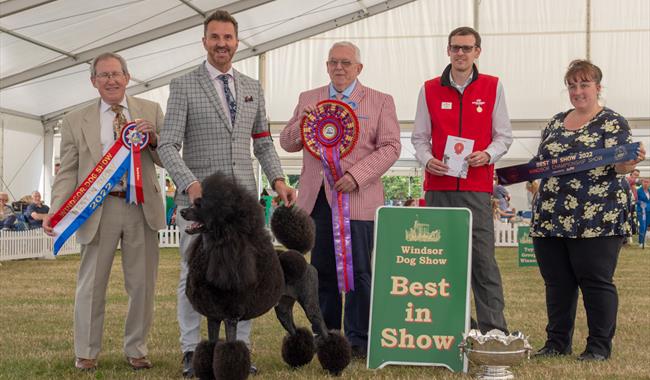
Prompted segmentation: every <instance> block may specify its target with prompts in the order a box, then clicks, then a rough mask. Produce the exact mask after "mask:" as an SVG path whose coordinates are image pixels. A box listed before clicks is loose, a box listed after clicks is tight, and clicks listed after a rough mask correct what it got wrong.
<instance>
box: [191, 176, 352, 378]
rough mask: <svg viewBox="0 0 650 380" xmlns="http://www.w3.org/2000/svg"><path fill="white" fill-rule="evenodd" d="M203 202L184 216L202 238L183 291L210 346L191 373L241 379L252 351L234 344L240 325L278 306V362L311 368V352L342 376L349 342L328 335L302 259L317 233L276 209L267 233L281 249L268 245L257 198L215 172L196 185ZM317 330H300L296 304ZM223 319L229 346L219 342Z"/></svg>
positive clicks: (307, 222) (302, 219) (289, 211)
mask: <svg viewBox="0 0 650 380" xmlns="http://www.w3.org/2000/svg"><path fill="white" fill-rule="evenodd" d="M201 186H202V190H203V196H202V197H201V198H199V199H196V200H195V201H194V204H193V205H192V206H191V207H190V208H186V209H184V210H182V211H181V213H182V215H183V218H185V219H186V220H189V221H192V222H193V223H192V225H191V226H190V227H188V229H187V230H186V232H187V233H189V234H200V235H199V236H198V238H197V239H196V241H195V242H194V244H193V245H192V247H191V248H190V252H189V257H188V264H189V274H188V276H187V287H186V293H187V297H188V298H189V300H190V302H191V303H192V306H194V309H195V310H196V311H198V312H199V313H201V314H202V315H205V316H206V317H207V318H208V335H209V341H203V342H201V343H200V344H199V346H198V347H197V348H196V350H195V352H194V359H193V366H194V373H195V374H196V376H198V377H199V378H201V379H245V378H247V377H248V374H249V368H250V353H249V351H248V348H247V347H246V345H245V344H244V343H243V342H242V341H237V340H236V336H237V334H236V333H237V322H238V321H240V320H247V319H252V318H255V317H258V316H260V315H262V314H264V313H266V312H267V311H268V310H270V309H271V308H273V307H275V313H276V315H277V318H278V320H279V321H280V323H281V324H282V326H283V327H284V328H285V330H287V333H288V334H287V336H285V338H284V340H283V343H282V358H283V359H284V361H285V362H286V363H287V364H289V365H290V366H291V367H299V366H302V365H305V364H308V363H309V362H310V361H311V360H312V358H313V356H314V353H316V354H317V356H318V359H319V361H320V363H321V366H322V367H323V368H324V369H325V370H327V371H329V372H330V373H331V374H334V375H339V374H340V373H341V372H342V371H343V370H344V369H345V368H346V367H347V365H348V364H349V363H350V344H349V342H348V341H347V340H346V339H345V338H344V337H343V336H341V335H340V334H339V333H338V332H332V331H327V328H326V327H325V322H324V321H323V317H322V314H321V311H320V307H319V305H318V276H317V272H316V269H315V268H314V267H313V266H311V265H310V264H309V263H307V261H306V260H305V258H304V256H303V255H304V253H306V252H307V251H309V250H311V248H312V247H313V245H314V236H315V227H314V224H313V222H312V220H311V218H310V216H309V215H307V213H306V212H305V211H303V210H300V209H298V208H297V207H292V208H287V207H280V208H278V209H276V210H275V212H274V213H273V218H272V220H271V228H272V230H273V233H274V235H275V236H276V238H277V239H278V241H279V242H280V243H282V244H283V245H284V246H285V247H287V248H288V250H287V251H284V252H279V251H277V252H276V250H275V248H274V247H273V243H272V240H271V236H270V234H269V233H268V232H267V230H266V229H265V228H264V211H263V209H262V208H261V207H260V205H259V203H258V202H257V200H256V199H255V197H254V195H253V194H251V193H250V192H249V191H247V190H246V189H245V188H244V187H242V186H241V185H239V184H238V183H236V182H234V181H233V180H232V179H231V178H229V177H227V176H225V175H223V174H221V173H216V174H213V175H211V176H209V177H207V178H206V179H205V180H204V181H203V182H202V184H201ZM296 301H298V303H299V304H300V305H301V306H302V308H303V310H304V311H305V314H306V315H307V318H308V319H309V321H310V322H311V324H312V328H313V329H314V333H315V338H314V335H313V334H312V332H311V331H309V330H308V329H306V328H297V327H296V325H295V323H294V320H293V306H294V304H295V302H296ZM221 321H224V323H225V326H226V340H225V341H223V340H219V327H220V324H221Z"/></svg>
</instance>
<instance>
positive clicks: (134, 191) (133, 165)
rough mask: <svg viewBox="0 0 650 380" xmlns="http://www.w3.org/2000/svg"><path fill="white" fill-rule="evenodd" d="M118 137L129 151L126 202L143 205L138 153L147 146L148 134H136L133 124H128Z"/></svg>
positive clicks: (140, 163) (140, 166) (140, 164)
mask: <svg viewBox="0 0 650 380" xmlns="http://www.w3.org/2000/svg"><path fill="white" fill-rule="evenodd" d="M120 135H121V138H122V143H123V144H124V146H125V147H126V148H127V149H129V150H130V151H131V160H130V165H129V171H128V178H127V185H126V202H127V203H135V204H138V203H144V193H143V191H142V161H141V160H140V152H141V151H142V149H144V148H145V147H146V146H147V144H149V134H148V133H142V132H138V131H137V130H136V124H135V122H130V123H128V124H127V125H125V126H124V127H123V128H122V133H121V134H120Z"/></svg>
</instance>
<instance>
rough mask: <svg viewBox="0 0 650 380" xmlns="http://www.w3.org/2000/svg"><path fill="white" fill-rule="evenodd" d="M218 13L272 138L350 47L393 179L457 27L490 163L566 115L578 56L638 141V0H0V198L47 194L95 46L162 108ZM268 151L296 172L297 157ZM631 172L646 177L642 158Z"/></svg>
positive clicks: (648, 137) (648, 27)
mask: <svg viewBox="0 0 650 380" xmlns="http://www.w3.org/2000/svg"><path fill="white" fill-rule="evenodd" d="M217 8H223V9H227V10H229V11H230V12H231V13H233V14H234V15H235V17H236V18H237V20H238V21H239V31H240V33H239V38H240V44H239V51H238V52H237V55H236V57H235V59H236V60H237V63H236V65H235V66H236V68H237V69H238V70H240V71H242V72H244V73H246V74H248V75H250V76H252V77H254V78H258V79H260V80H261V82H262V84H263V86H264V88H265V95H266V100H267V112H268V114H269V119H270V120H271V122H272V132H273V134H274V135H277V134H278V133H279V131H280V130H281V128H282V126H283V125H284V122H286V120H288V119H289V118H290V116H291V115H292V112H293V108H294V106H295V103H296V101H297V98H298V94H299V93H300V92H301V91H304V90H306V89H309V88H313V87H316V86H320V85H323V84H325V83H327V81H328V79H327V74H326V71H325V64H324V61H325V59H326V56H327V50H328V48H329V47H330V46H331V44H332V43H333V42H335V41H338V40H349V41H353V42H355V43H356V44H357V45H358V46H359V47H360V48H361V52H362V61H363V63H364V64H365V66H364V70H363V72H362V73H361V76H360V80H361V81H362V82H363V83H364V84H366V85H368V86H371V87H374V88H377V89H379V90H381V91H384V92H387V93H390V94H392V95H393V97H394V99H395V102H396V106H397V113H398V117H399V118H400V120H401V121H402V142H403V151H402V156H401V157H400V160H399V161H398V163H397V164H396V165H395V167H394V168H393V170H392V171H391V173H392V174H410V175H418V174H419V173H420V170H419V165H418V164H417V162H416V161H415V160H414V158H413V148H412V146H411V144H410V142H409V137H410V131H411V129H412V119H413V117H414V114H415V101H416V97H417V94H418V91H419V88H420V86H421V85H422V83H423V81H424V80H426V79H429V78H432V77H434V76H437V75H439V74H440V72H441V71H442V70H443V69H444V67H445V65H446V64H447V63H448V57H447V56H446V53H445V48H446V44H447V34H448V33H449V31H450V30H451V29H453V28H455V27H457V26H462V25H469V26H473V27H474V28H476V29H477V30H478V31H479V32H480V33H481V35H482V38H483V43H482V45H483V51H482V54H481V57H480V60H479V61H478V66H479V70H480V71H484V72H487V73H490V74H493V75H497V76H499V77H500V78H501V80H502V81H503V83H504V86H505V90H506V97H507V103H508V109H509V113H510V117H511V119H512V120H513V128H514V129H515V132H514V133H515V142H514V143H513V146H512V147H511V149H510V152H509V153H508V154H507V155H506V156H505V157H504V159H503V160H502V161H501V162H500V163H499V165H500V166H505V165H511V164H514V163H519V162H524V161H527V160H528V159H529V158H530V156H531V155H532V153H533V152H535V150H536V147H537V143H538V136H539V134H540V129H541V128H542V127H543V126H544V123H545V121H546V120H547V119H548V118H550V117H551V116H552V115H554V114H555V113H557V112H559V111H561V110H565V109H568V108H570V103H569V102H568V98H567V93H566V90H565V89H564V86H563V83H562V78H563V74H564V71H565V69H566V67H567V65H568V63H569V62H570V61H571V60H573V59H576V58H589V59H591V60H592V61H593V62H594V63H596V64H597V65H599V66H600V67H601V68H602V70H603V73H604V80H603V85H604V96H603V102H604V103H605V104H606V105H607V106H609V107H611V108H613V109H615V110H617V111H618V112H620V113H621V114H623V115H624V116H625V117H627V118H628V120H629V121H630V124H631V126H632V128H633V135H634V138H635V140H637V141H643V142H644V144H645V145H646V147H648V146H650V70H649V69H648V67H650V49H648V46H650V2H648V1H647V0H620V1H611V0H384V1H378V0H275V1H271V0H239V1H233V0H110V1H106V0H56V1H53V0H4V1H0V123H1V124H0V178H1V179H2V182H0V190H5V191H7V190H8V191H10V193H11V194H12V199H13V198H19V197H20V196H22V195H24V194H27V193H29V192H30V191H31V190H33V189H40V190H41V191H43V192H44V193H45V198H46V199H48V198H49V194H48V193H49V187H50V182H51V178H52V174H51V173H52V165H53V162H55V161H56V160H57V159H58V155H59V152H58V138H57V126H58V123H59V120H60V119H61V117H62V116H63V115H64V114H65V112H67V111H69V110H71V109H73V108H75V107H77V106H79V105H80V104H83V103H86V102H88V101H92V100H93V99H94V98H95V97H96V96H97V93H96V90H95V89H94V88H93V87H92V86H91V84H90V81H89V71H88V69H89V65H88V63H89V61H90V60H92V58H93V57H94V56H96V55H97V54H99V53H101V52H105V51H113V52H117V53H119V54H121V55H123V56H124V57H125V58H126V59H127V61H128V63H129V71H130V72H131V75H132V80H131V83H130V86H129V89H128V91H129V93H130V94H132V95H133V94H138V95H139V96H142V97H146V98H149V99H152V100H156V101H158V102H160V103H161V105H162V106H163V110H164V109H165V104H166V100H167V96H168V87H167V84H168V83H169V81H170V80H171V79H172V78H174V77H176V76H178V75H181V74H183V73H185V72H187V71H189V70H192V69H193V68H194V67H196V66H197V65H198V64H199V63H201V62H202V61H203V60H204V57H205V52H204V50H203V47H202V45H201V36H202V33H203V31H202V27H203V26H202V22H203V19H204V17H205V15H206V14H208V13H210V12H211V11H212V10H214V9H217ZM276 140H277V139H276ZM278 152H279V153H280V155H281V157H282V160H283V165H284V166H285V168H286V170H287V172H289V173H296V172H297V171H298V170H299V167H300V161H299V160H300V157H299V156H296V155H290V154H288V153H284V152H282V149H281V148H279V147H278ZM641 169H642V173H643V175H646V176H647V175H650V164H649V161H648V160H646V161H645V162H644V163H642V165H641ZM522 195H523V191H522Z"/></svg>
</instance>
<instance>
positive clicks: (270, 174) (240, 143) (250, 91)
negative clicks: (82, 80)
mask: <svg viewBox="0 0 650 380" xmlns="http://www.w3.org/2000/svg"><path fill="white" fill-rule="evenodd" d="M237 45H238V40H237V21H236V20H235V19H234V18H233V17H232V16H231V15H230V14H228V12H225V11H216V12H214V13H213V14H212V15H210V16H208V17H207V18H206V20H205V22H204V36H203V47H204V48H205V50H206V51H207V61H206V62H204V63H202V64H201V65H199V67H198V68H197V69H196V70H194V71H192V72H190V73H188V74H186V75H183V76H182V77H180V78H176V79H174V80H173V81H172V82H171V84H170V95H169V100H168V102H167V113H166V115H165V122H164V127H163V130H162V133H161V135H160V143H159V145H158V152H159V155H160V158H161V160H162V162H163V163H164V165H165V168H166V169H167V170H168V171H169V173H170V174H171V176H172V178H173V180H174V182H175V183H176V188H177V192H176V199H175V200H176V204H177V205H178V209H179V210H181V209H183V208H185V207H188V206H189V205H190V204H191V203H192V202H194V200H195V199H197V198H200V197H201V184H200V181H202V180H203V179H204V178H205V177H207V176H208V175H211V174H213V173H215V172H217V171H221V172H222V173H225V174H227V175H231V176H232V177H233V178H235V179H236V180H237V181H239V183H241V184H242V185H244V186H245V187H246V188H247V189H249V190H250V191H251V192H254V193H256V185H255V176H254V172H253V166H252V163H251V162H252V160H251V152H250V141H251V138H252V139H253V152H254V154H255V156H256V157H257V158H258V160H259V162H260V164H261V165H262V169H263V170H264V173H265V174H266V176H267V178H268V179H269V181H270V182H271V184H272V185H271V186H272V187H273V189H274V190H275V191H276V192H277V193H278V195H280V197H281V198H282V200H283V201H284V202H285V204H288V205H291V204H292V203H293V201H294V198H295V190H294V189H292V188H290V187H288V186H287V185H286V184H285V183H284V174H283V173H282V168H281V166H280V160H279V158H278V155H277V153H276V152H275V148H274V146H273V141H272V140H271V135H270V133H269V130H268V126H267V123H266V110H265V107H264V94H263V93H262V89H261V86H260V84H259V82H258V81H256V80H254V79H251V78H249V77H247V76H245V75H243V74H241V73H239V72H238V71H236V70H234V69H233V68H232V57H233V56H234V55H235V52H236V51H237ZM181 147H183V157H181V156H180V154H179V150H180V149H181ZM176 221H177V224H178V226H179V228H180V229H181V231H182V232H181V244H180V251H181V259H182V260H181V275H180V282H179V285H178V294H177V296H178V323H179V327H180V332H181V338H180V341H181V349H182V351H183V376H185V377H192V376H193V370H192V367H191V362H192V360H191V359H192V355H193V352H194V349H195V347H196V345H197V344H198V343H199V340H200V321H201V317H200V315H199V314H198V313H197V312H196V311H194V309H193V308H192V305H191V304H190V303H189V300H188V299H187V296H186V295H185V282H186V277H187V270H188V268H187V257H186V250H187V248H188V247H189V245H190V244H191V240H192V238H191V235H188V234H186V233H185V228H186V227H187V226H188V225H189V222H187V221H186V220H184V219H183V217H182V216H181V213H180V212H179V213H177V219H176ZM250 328H251V323H250V321H243V322H240V323H239V325H238V329H237V339H239V340H242V341H244V342H245V343H246V344H249V343H250V341H249V335H250ZM251 371H255V368H254V367H251Z"/></svg>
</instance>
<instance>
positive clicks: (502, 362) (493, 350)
mask: <svg viewBox="0 0 650 380" xmlns="http://www.w3.org/2000/svg"><path fill="white" fill-rule="evenodd" d="M459 348H460V352H461V355H462V354H463V353H464V354H465V355H467V358H468V359H469V360H470V361H471V362H472V363H474V364H476V365H478V366H480V367H479V371H478V372H477V373H476V378H477V379H482V380H509V379H514V378H515V376H514V375H513V374H512V372H510V371H509V370H508V367H510V366H513V365H516V364H519V363H520V362H521V361H522V360H524V359H528V358H530V351H531V350H532V347H531V346H530V344H528V339H526V337H525V336H524V334H522V333H521V332H515V333H513V334H510V335H506V334H504V333H503V331H501V330H496V329H495V330H491V331H489V332H488V333H487V334H485V335H483V334H481V332H480V331H479V330H470V332H469V333H467V334H464V339H463V341H462V342H461V344H460V345H459Z"/></svg>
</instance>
